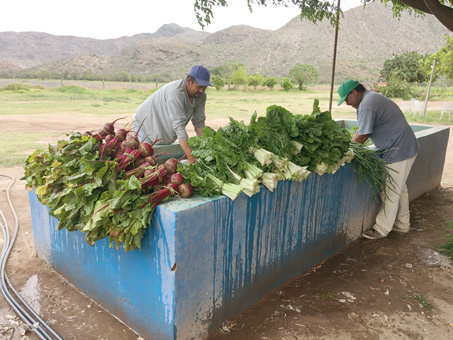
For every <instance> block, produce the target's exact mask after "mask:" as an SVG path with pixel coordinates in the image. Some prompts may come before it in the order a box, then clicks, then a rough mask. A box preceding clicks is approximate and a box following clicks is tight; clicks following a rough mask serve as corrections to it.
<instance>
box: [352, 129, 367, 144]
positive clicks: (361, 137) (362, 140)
mask: <svg viewBox="0 0 453 340" xmlns="http://www.w3.org/2000/svg"><path fill="white" fill-rule="evenodd" d="M369 137H370V135H359V133H358V132H356V134H355V136H354V138H352V141H353V142H356V143H361V144H363V143H365V142H366V141H367V140H368V138H369Z"/></svg>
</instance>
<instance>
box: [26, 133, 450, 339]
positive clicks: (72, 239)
mask: <svg viewBox="0 0 453 340" xmlns="http://www.w3.org/2000/svg"><path fill="white" fill-rule="evenodd" d="M427 131H428V130H425V131H420V132H417V138H419V140H420V142H421V144H422V147H423V152H421V153H420V158H419V159H418V160H417V161H416V163H415V164H414V167H413V174H414V176H416V179H417V180H412V181H411V182H410V183H409V181H408V186H409V194H410V195H411V197H412V198H414V197H417V196H419V195H420V194H421V193H423V192H426V191H429V190H431V189H433V188H435V187H436V186H438V185H439V183H440V178H441V175H442V170H443V163H444V160H445V152H446V145H447V142H448V134H449V129H448V128H447V129H445V128H440V129H437V128H436V129H433V130H432V133H430V132H429V131H428V132H427ZM420 133H421V134H422V135H418V134H420ZM428 163H429V171H427V170H426V169H427V164H428ZM411 176H412V173H411ZM30 204H31V210H32V223H33V232H34V239H35V247H36V250H37V252H38V254H39V256H40V257H42V258H44V259H45V260H46V261H48V262H49V263H50V264H52V265H53V266H54V267H55V268H56V270H57V271H59V272H60V273H61V274H63V275H64V276H66V277H67V278H68V279H69V280H70V281H71V282H73V283H74V284H75V285H76V286H77V287H79V288H80V289H81V290H82V291H84V292H85V293H86V294H87V295H88V296H90V297H91V298H93V299H94V300H95V301H97V302H98V303H100V304H101V305H103V306H104V307H105V308H106V309H107V310H109V311H111V312H112V313H113V314H115V315H116V316H117V317H119V318H120V319H121V320H122V321H124V322H125V323H126V324H128V325H129V326H130V327H131V328H133V329H134V330H136V331H137V332H138V333H139V334H141V335H142V336H143V337H144V338H145V339H176V338H177V339H179V340H181V339H192V338H195V339H202V338H203V337H205V336H206V335H207V334H208V332H209V331H210V330H212V329H215V328H217V327H219V326H220V325H221V324H222V323H223V322H225V321H226V320H228V319H231V318H232V317H234V316H235V315H237V314H238V313H239V312H241V311H242V310H244V309H245V308H247V307H248V306H250V305H251V304H252V303H254V302H255V301H257V300H258V299H259V298H260V297H262V296H263V295H264V294H265V293H266V292H268V291H269V290H271V289H273V288H275V287H277V286H278V285H279V284H281V283H282V282H284V281H285V280H287V279H289V278H291V277H293V276H295V275H297V274H298V273H301V272H303V271H304V270H306V269H308V268H311V267H313V266H314V265H316V264H318V263H319V262H321V261H322V260H324V259H325V258H327V257H329V256H331V255H332V254H334V253H335V252H337V251H338V250H340V249H342V248H343V247H345V246H346V245H348V244H349V243H351V242H352V241H353V240H355V239H356V238H358V237H359V236H360V234H361V232H362V230H366V229H368V228H370V227H371V226H372V225H373V223H374V218H375V216H376V213H377V211H378V208H379V202H378V201H376V200H374V199H373V197H372V193H371V189H370V188H369V187H368V185H367V184H365V183H362V184H359V183H358V182H357V180H356V178H355V175H354V171H353V165H352V164H348V165H346V166H344V167H342V168H340V169H339V170H338V171H337V172H336V173H335V174H334V175H323V176H318V175H316V174H311V175H310V176H309V177H308V178H307V179H306V180H305V181H304V182H302V183H298V182H289V181H285V182H280V183H279V185H278V188H277V189H276V190H274V192H270V191H269V190H267V189H266V188H264V187H263V188H262V189H261V191H260V193H258V194H256V195H254V196H253V197H252V198H248V197H247V196H245V195H244V194H241V196H240V197H238V198H237V199H236V200H235V201H234V202H232V201H230V200H229V199H228V198H226V197H224V196H217V197H213V198H204V197H201V196H194V197H192V198H191V199H173V200H170V201H168V202H166V203H164V204H161V205H160V206H158V208H157V209H156V212H155V214H154V217H153V220H152V223H151V226H150V228H149V229H148V231H147V233H146V234H145V238H144V240H143V242H142V250H141V251H139V250H134V251H132V252H129V253H125V252H124V251H123V250H122V249H119V250H116V249H112V248H109V245H108V242H107V241H105V240H104V241H101V242H97V243H96V244H95V246H94V247H91V246H89V245H88V244H87V243H86V242H85V240H84V238H83V234H82V233H80V232H73V233H68V232H66V231H58V230H56V229H55V226H56V222H57V221H56V220H55V219H54V218H50V217H49V215H48V212H47V208H46V207H45V206H42V205H41V204H40V203H39V202H38V201H37V200H36V196H35V195H34V194H33V193H30Z"/></svg>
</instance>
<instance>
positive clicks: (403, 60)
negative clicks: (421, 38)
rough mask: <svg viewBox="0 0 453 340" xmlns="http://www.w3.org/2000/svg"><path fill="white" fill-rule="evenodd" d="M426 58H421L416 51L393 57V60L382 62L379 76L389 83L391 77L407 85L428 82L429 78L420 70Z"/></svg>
mask: <svg viewBox="0 0 453 340" xmlns="http://www.w3.org/2000/svg"><path fill="white" fill-rule="evenodd" d="M426 58H427V55H425V56H423V55H421V54H420V53H418V52H417V51H411V52H405V53H403V54H402V55H394V56H393V58H389V59H387V60H385V61H384V68H383V69H382V70H381V74H382V76H383V77H384V78H385V79H387V81H388V82H389V83H390V79H391V78H392V77H397V78H398V79H399V80H402V81H406V82H408V83H423V82H425V81H427V80H429V76H430V74H427V73H426V72H425V71H424V70H423V69H421V68H420V67H421V66H422V65H423V64H424V60H425V59H426Z"/></svg>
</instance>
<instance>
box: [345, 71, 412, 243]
mask: <svg viewBox="0 0 453 340" xmlns="http://www.w3.org/2000/svg"><path fill="white" fill-rule="evenodd" d="M338 94H339V95H340V101H339V102H338V105H341V104H342V103H343V102H346V104H347V105H349V106H352V107H353V108H355V109H356V110H357V125H358V130H357V133H356V134H355V136H354V138H353V139H352V140H353V141H354V142H358V143H365V142H366V141H367V140H368V138H370V139H371V141H372V142H373V144H374V145H375V146H376V148H378V149H379V150H380V151H381V153H382V154H381V157H382V158H383V159H384V160H385V161H386V162H387V163H388V164H387V165H388V167H389V168H390V169H393V170H395V171H390V173H391V176H392V179H393V182H392V183H390V181H389V179H387V186H388V187H389V188H391V189H390V190H387V197H385V196H384V195H382V194H381V198H382V202H383V203H382V206H381V209H380V211H379V213H378V215H377V216H376V223H375V224H374V226H373V228H372V229H370V230H368V231H365V232H364V233H363V234H362V236H363V237H365V238H368V239H378V238H383V237H386V236H387V235H388V234H389V233H390V232H391V231H397V232H401V233H407V232H408V231H409V227H410V223H409V216H410V213H409V196H408V193H407V186H406V180H407V177H408V176H409V173H410V170H411V168H412V164H413V163H414V161H415V157H416V156H417V152H418V150H419V148H420V145H419V144H418V141H417V139H416V137H415V134H414V132H413V131H412V128H411V127H410V126H409V124H408V123H407V121H406V118H405V117H404V114H403V112H402V111H401V110H400V108H399V107H398V105H397V104H396V103H395V102H393V101H392V100H390V99H388V98H387V97H385V96H383V95H381V94H379V93H377V92H372V91H367V90H366V89H365V87H364V86H363V85H362V84H360V83H359V82H358V81H357V80H353V79H349V80H346V81H345V82H344V83H343V84H341V85H340V87H339V88H338Z"/></svg>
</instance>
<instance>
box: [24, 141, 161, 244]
mask: <svg viewBox="0 0 453 340" xmlns="http://www.w3.org/2000/svg"><path fill="white" fill-rule="evenodd" d="M68 136H69V139H68V140H61V141H58V142H57V146H49V148H48V150H46V151H35V152H33V153H32V154H31V155H30V156H29V157H28V158H27V160H26V161H25V165H24V169H25V176H24V177H23V178H22V179H25V180H26V182H27V187H29V188H36V191H35V192H36V194H37V195H38V199H39V201H40V202H41V203H43V204H46V205H48V207H49V214H50V215H51V216H54V217H56V218H57V219H58V225H57V229H58V230H61V229H63V228H65V229H66V230H68V231H76V230H79V231H81V232H83V233H85V239H86V241H87V242H88V243H89V244H91V245H94V243H95V242H96V241H98V240H101V239H103V238H105V237H107V236H109V240H110V244H111V246H113V243H116V247H117V248H118V247H119V246H120V244H122V245H123V248H124V249H125V250H126V251H129V250H133V249H135V248H140V247H141V239H142V238H143V235H144V233H145V229H146V228H147V227H148V225H149V223H150V219H151V215H152V211H153V208H152V207H151V206H150V205H146V203H147V196H146V195H145V194H144V192H143V190H142V189H141V183H140V181H139V180H138V179H137V178H136V177H135V176H131V177H130V178H129V179H128V180H122V179H121V177H123V175H124V173H123V172H122V171H121V172H118V171H117V169H116V167H117V165H118V163H117V162H116V161H115V160H100V159H99V152H98V148H99V144H98V143H97V142H96V139H95V138H93V137H90V136H84V135H81V134H80V133H71V134H69V135H68ZM118 176H119V177H120V178H118ZM142 206H144V207H143V209H140V207H142Z"/></svg>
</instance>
